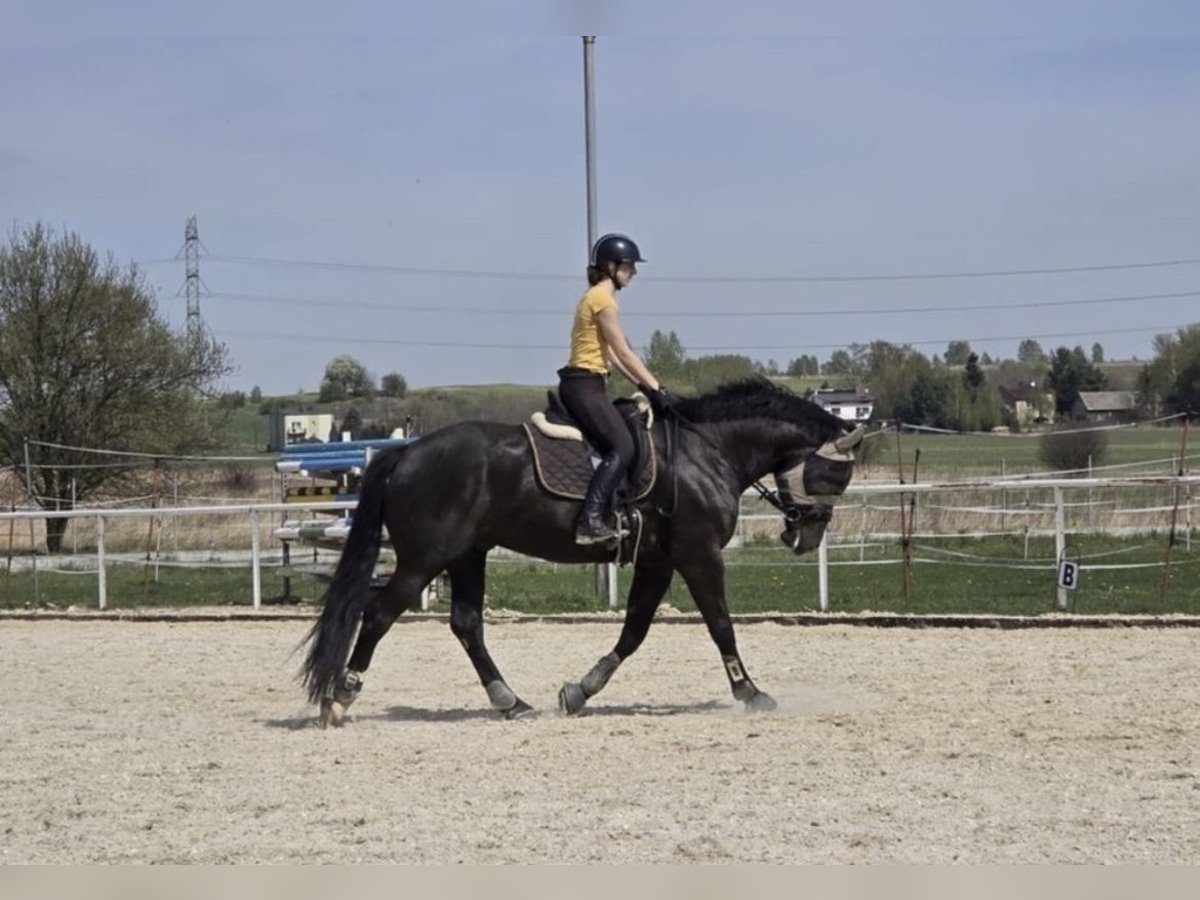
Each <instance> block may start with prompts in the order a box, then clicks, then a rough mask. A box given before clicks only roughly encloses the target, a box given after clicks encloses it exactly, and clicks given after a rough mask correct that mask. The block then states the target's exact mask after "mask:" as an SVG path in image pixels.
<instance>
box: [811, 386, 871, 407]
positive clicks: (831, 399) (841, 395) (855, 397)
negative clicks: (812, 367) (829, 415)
mask: <svg viewBox="0 0 1200 900" xmlns="http://www.w3.org/2000/svg"><path fill="white" fill-rule="evenodd" d="M813 400H815V401H816V402H817V403H820V404H822V405H824V404H827V403H874V402H875V398H874V397H872V396H871V395H870V393H868V392H867V391H854V390H831V389H829V388H826V389H824V390H818V391H817V392H816V393H815V394H813Z"/></svg>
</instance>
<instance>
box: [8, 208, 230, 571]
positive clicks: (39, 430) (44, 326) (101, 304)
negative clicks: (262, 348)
mask: <svg viewBox="0 0 1200 900" xmlns="http://www.w3.org/2000/svg"><path fill="white" fill-rule="evenodd" d="M228 371H229V367H228V366H227V365H226V354H225V348H224V347H223V346H222V345H221V344H219V343H218V342H217V341H215V340H214V339H213V338H212V337H211V336H208V335H207V334H205V333H203V331H199V330H198V331H196V332H195V333H192V334H190V335H182V334H178V333H175V332H173V331H171V330H170V328H169V327H168V326H167V323H166V322H165V321H164V320H162V319H161V318H159V316H158V311H157V305H156V302H155V299H154V295H153V293H152V292H151V290H150V289H149V288H148V287H147V285H146V283H145V281H144V279H143V278H142V276H141V274H140V273H139V272H138V270H137V268H136V267H134V266H132V265H131V266H129V267H128V268H125V269H122V268H120V267H118V266H117V265H116V263H115V262H114V261H113V260H112V259H111V258H109V259H107V260H105V261H101V259H100V258H99V256H98V255H97V254H96V251H95V250H93V249H92V248H91V247H90V246H89V245H88V244H86V243H85V242H84V241H83V240H82V239H81V238H80V237H79V236H78V235H77V234H75V233H68V234H65V235H63V236H61V237H60V236H57V235H55V233H54V232H53V231H52V230H51V229H49V228H47V227H46V226H44V225H43V224H41V223H38V224H36V225H33V226H31V227H29V228H26V229H25V230H23V231H20V230H16V229H14V231H13V232H12V234H11V236H10V238H9V241H8V243H7V245H5V246H0V456H2V457H3V459H4V461H5V462H6V463H8V464H11V465H13V466H16V467H17V471H18V472H19V473H20V474H21V476H22V477H24V475H25V468H24V461H25V446H26V442H27V441H28V442H29V443H28V447H29V456H30V462H31V463H32V466H33V468H32V476H33V477H32V484H31V485H28V487H29V488H30V491H31V493H32V494H33V496H34V497H35V498H36V500H37V502H38V503H39V504H40V505H41V506H42V507H43V508H46V509H56V508H57V509H69V508H70V507H71V497H72V492H71V482H72V480H74V482H75V491H74V496H75V498H76V499H83V498H85V497H87V496H88V495H90V494H93V493H95V492H96V491H97V490H98V489H99V488H101V487H103V486H106V485H111V484H112V483H113V482H114V481H117V480H120V479H122V478H124V477H127V476H128V475H129V469H122V468H120V467H113V466H111V465H110V466H100V465H97V463H98V462H100V461H101V460H99V459H97V457H96V456H95V455H94V454H89V453H84V452H81V451H80V450H77V449H71V448H77V447H84V448H105V449H114V450H115V449H119V450H129V451H138V452H143V453H152V454H162V455H175V454H180V453H183V452H187V451H191V452H195V451H196V450H198V449H202V448H205V447H209V446H212V444H213V435H214V428H213V425H214V423H213V421H212V419H211V418H209V416H208V414H207V413H206V411H205V409H204V405H203V403H202V402H201V395H202V393H203V392H205V391H207V390H210V389H211V388H212V387H213V385H214V384H215V383H216V382H217V380H218V379H220V378H221V377H222V376H224V375H225V374H226V373H227V372H228ZM105 462H108V463H110V464H111V462H112V459H111V458H110V459H108V460H105ZM65 525H66V522H65V520H63V519H48V520H47V522H46V544H47V547H48V549H49V550H50V551H51V552H57V551H58V550H59V549H61V545H62V536H63V532H64V530H65Z"/></svg>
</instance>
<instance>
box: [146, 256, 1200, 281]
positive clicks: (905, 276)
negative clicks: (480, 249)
mask: <svg viewBox="0 0 1200 900" xmlns="http://www.w3.org/2000/svg"><path fill="white" fill-rule="evenodd" d="M205 258H206V260H208V261H209V262H220V263H230V264H235V265H255V266H276V267H279V266H283V267H295V268H309V269H333V270H347V271H362V272H391V273H394V274H398V275H422V276H436V277H444V278H485V279H494V280H506V281H566V282H579V281H581V280H582V279H581V276H580V275H578V274H574V275H566V274H555V273H550V272H503V271H498V270H491V269H464V268H437V267H427V266H401V265H390V264H385V263H349V262H336V261H330V260H313V259H285V258H279V257H268V256H239V255H234V254H222V253H217V254H209V255H208V256H206V257H205ZM164 262H174V260H161V259H154V260H144V261H143V263H142V264H143V265H157V264H160V263H164ZM1194 265H1200V258H1183V259H1166V260H1152V261H1148V262H1129V263H1108V264H1104V265H1091V266H1047V267H1030V268H1012V269H980V270H970V271H958V272H902V273H884V274H869V275H844V274H835V275H783V274H775V275H645V276H643V277H644V279H645V280H646V281H654V282H662V283H667V284H804V283H819V282H867V281H935V280H948V279H959V278H961V279H968V278H1007V277H1019V276H1028V275H1067V274H1078V273H1083V272H1114V271H1119V270H1132V269H1162V268H1172V267H1175V268H1178V267H1181V266H1194Z"/></svg>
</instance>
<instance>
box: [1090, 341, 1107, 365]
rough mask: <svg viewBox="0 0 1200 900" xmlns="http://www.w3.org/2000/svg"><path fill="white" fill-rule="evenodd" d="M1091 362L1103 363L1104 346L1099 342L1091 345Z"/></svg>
mask: <svg viewBox="0 0 1200 900" xmlns="http://www.w3.org/2000/svg"><path fill="white" fill-rule="evenodd" d="M1092 362H1094V363H1102V362H1104V345H1103V344H1101V343H1100V342H1099V341H1097V342H1096V343H1094V344H1092Z"/></svg>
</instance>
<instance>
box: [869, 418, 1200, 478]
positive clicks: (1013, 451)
mask: <svg viewBox="0 0 1200 900" xmlns="http://www.w3.org/2000/svg"><path fill="white" fill-rule="evenodd" d="M1181 435H1182V429H1180V428H1178V427H1151V426H1143V427H1140V428H1128V429H1121V430H1117V431H1110V432H1108V451H1107V454H1106V456H1105V459H1104V460H1103V462H1102V463H1097V465H1121V464H1125V463H1136V462H1145V461H1147V460H1164V459H1170V458H1171V457H1172V456H1173V455H1178V454H1179V451H1180V438H1181ZM1195 437H1196V436H1195V435H1189V448H1188V454H1189V455H1191V454H1193V453H1200V442H1197V440H1195ZM872 440H877V441H883V442H884V446H883V447H882V448H881V450H880V451H879V452H878V455H877V456H876V457H875V460H876V461H875V463H874V465H873V467H872V468H873V469H875V470H878V471H879V472H881V473H886V472H892V473H894V472H895V471H896V466H897V450H896V435H895V434H889V435H886V436H884V435H881V436H880V437H877V438H872ZM918 449H920V451H921V461H920V467H919V471H918V473H917V474H918V477H919V478H921V480H925V481H928V480H929V479H930V478H932V477H934V475H935V474H936V473H953V472H959V473H962V472H971V473H987V474H994V475H1000V473H1001V471H1004V472H1007V473H1008V474H1013V473H1018V472H1041V471H1046V469H1047V466H1046V465H1045V464H1044V463H1042V462H1041V461H1039V460H1038V458H1037V454H1038V435H1037V434H1015V435H976V434H971V435H941V434H903V435H901V436H900V456H901V457H902V458H903V460H904V467H905V471H906V473H911V471H912V465H913V457H914V454H915V453H916V451H917V450H918ZM1168 468H1169V466H1168V464H1166V463H1163V464H1162V467H1161V473H1160V474H1163V475H1166V474H1169V473H1168ZM1118 471H1119V470H1118ZM906 477H907V476H906Z"/></svg>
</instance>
